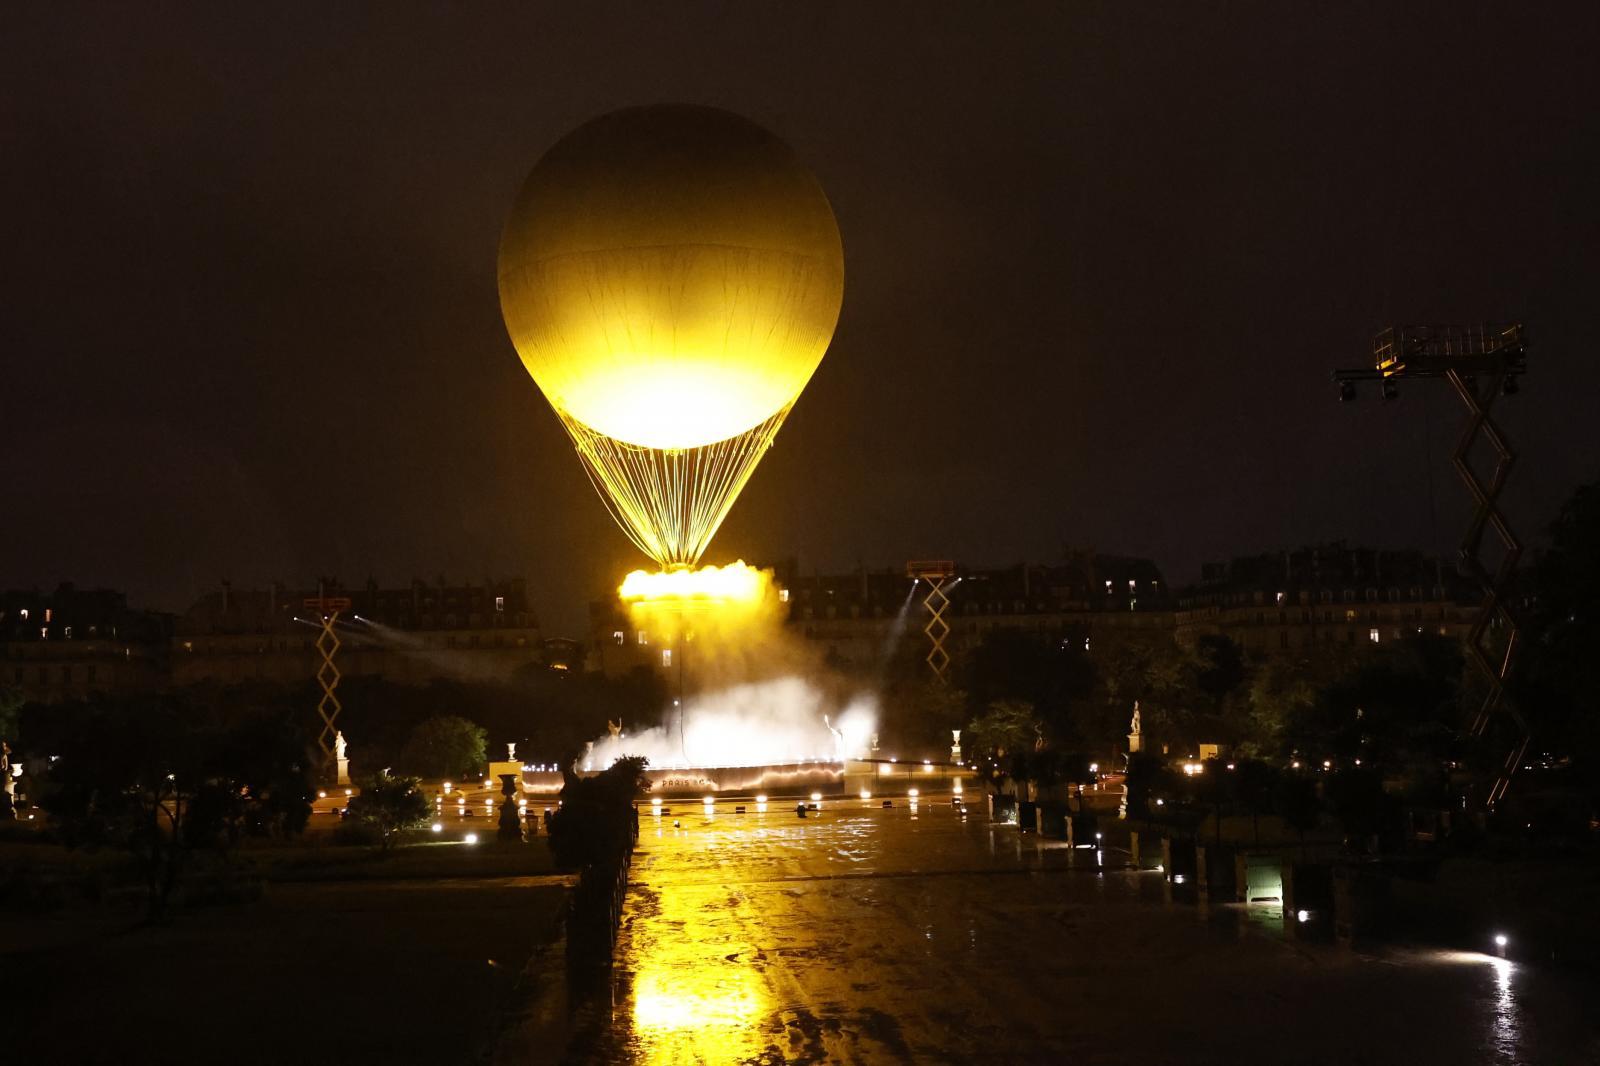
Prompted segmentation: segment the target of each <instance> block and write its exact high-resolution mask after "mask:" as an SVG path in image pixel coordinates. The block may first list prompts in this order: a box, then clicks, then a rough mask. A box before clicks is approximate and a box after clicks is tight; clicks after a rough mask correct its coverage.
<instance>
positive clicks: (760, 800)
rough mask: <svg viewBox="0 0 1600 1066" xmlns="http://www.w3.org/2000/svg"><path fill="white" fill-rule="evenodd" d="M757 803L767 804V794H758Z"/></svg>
mask: <svg viewBox="0 0 1600 1066" xmlns="http://www.w3.org/2000/svg"><path fill="white" fill-rule="evenodd" d="M756 802H757V803H765V802H767V794H766V793H765V792H757V793H756Z"/></svg>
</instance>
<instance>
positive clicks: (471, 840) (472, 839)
mask: <svg viewBox="0 0 1600 1066" xmlns="http://www.w3.org/2000/svg"><path fill="white" fill-rule="evenodd" d="M464 842H465V843H468V844H476V843H477V842H478V834H477V833H468V834H467V835H466V838H465V841H464Z"/></svg>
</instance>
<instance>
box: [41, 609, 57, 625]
mask: <svg viewBox="0 0 1600 1066" xmlns="http://www.w3.org/2000/svg"><path fill="white" fill-rule="evenodd" d="M55 613H56V611H55V608H54V607H46V608H45V609H44V620H45V621H46V622H48V621H50V616H51V615H53V614H55Z"/></svg>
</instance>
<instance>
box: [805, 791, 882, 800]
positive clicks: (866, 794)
mask: <svg viewBox="0 0 1600 1066" xmlns="http://www.w3.org/2000/svg"><path fill="white" fill-rule="evenodd" d="M813 798H815V797H813ZM861 798H862V799H864V800H869V799H871V798H872V793H870V792H868V791H867V790H866V789H862V790H861Z"/></svg>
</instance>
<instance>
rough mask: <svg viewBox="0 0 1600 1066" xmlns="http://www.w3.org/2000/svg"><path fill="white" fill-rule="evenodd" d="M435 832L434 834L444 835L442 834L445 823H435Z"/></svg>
mask: <svg viewBox="0 0 1600 1066" xmlns="http://www.w3.org/2000/svg"><path fill="white" fill-rule="evenodd" d="M433 831H434V832H435V833H442V832H444V823H443V822H434V823H433Z"/></svg>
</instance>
